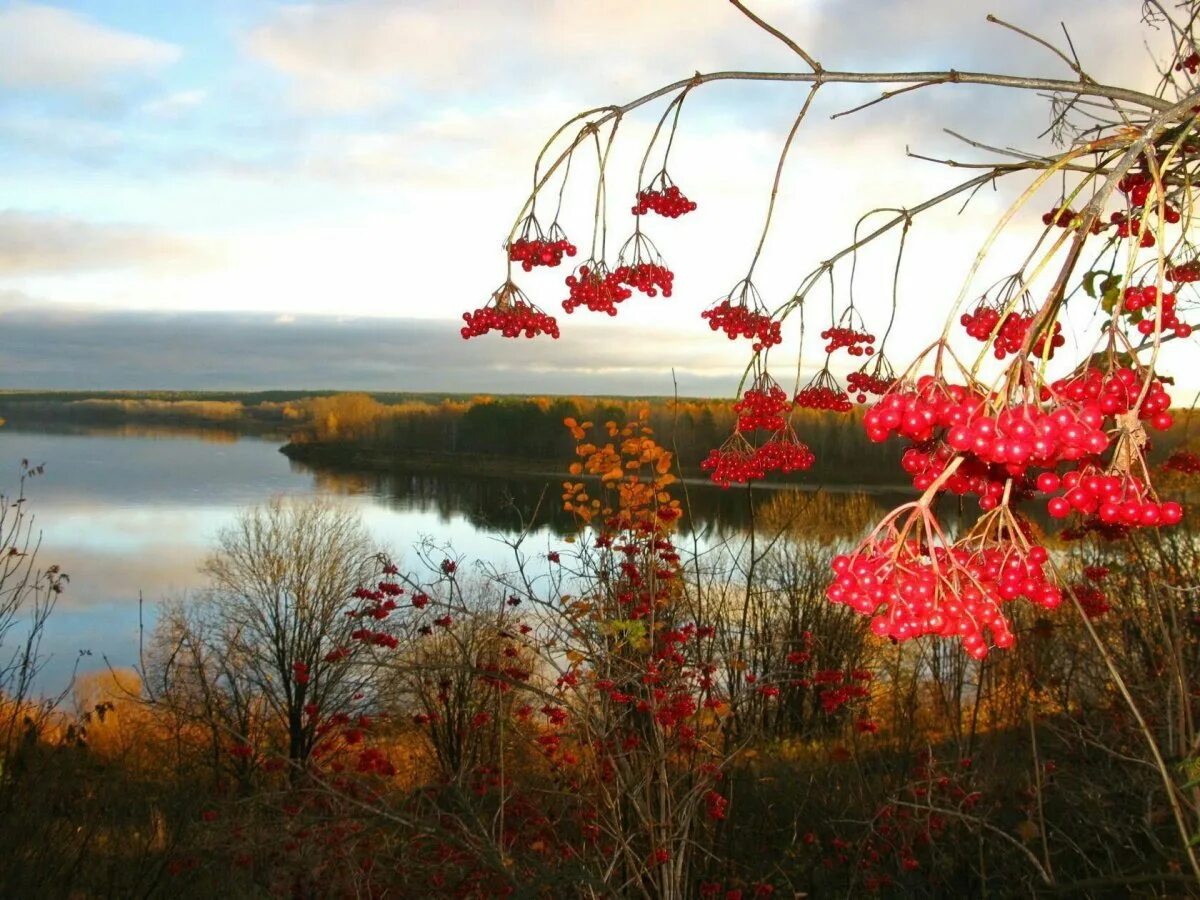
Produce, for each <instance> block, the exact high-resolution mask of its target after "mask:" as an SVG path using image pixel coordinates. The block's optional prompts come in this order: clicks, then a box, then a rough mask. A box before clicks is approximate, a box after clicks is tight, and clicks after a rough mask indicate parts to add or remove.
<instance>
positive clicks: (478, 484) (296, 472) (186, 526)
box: [0, 426, 890, 692]
mask: <svg viewBox="0 0 1200 900" xmlns="http://www.w3.org/2000/svg"><path fill="white" fill-rule="evenodd" d="M202 432H203V433H200V434H197V433H195V430H180V429H166V428H158V427H142V426H137V427H133V428H124V427H123V428H94V427H89V428H85V429H80V428H72V429H58V430H56V431H54V432H50V431H47V430H39V431H32V430H19V429H15V428H12V427H7V426H6V427H4V428H0V492H6V493H11V492H12V491H14V490H15V489H16V481H17V465H18V463H19V461H20V460H22V459H29V460H30V461H31V462H33V463H34V464H38V463H45V464H46V474H45V475H44V476H42V477H39V478H37V479H35V480H33V481H31V482H30V484H29V485H28V489H27V495H28V496H29V504H30V509H31V511H32V512H33V513H34V514H35V516H36V527H37V528H39V529H41V531H42V550H41V560H42V561H43V562H44V563H51V562H53V563H58V564H59V565H61V566H62V567H63V569H64V571H66V572H68V573H69V574H70V576H71V582H70V585H69V589H68V591H67V592H66V593H65V594H64V595H63V596H62V599H61V602H60V606H59V608H58V609H57V610H56V612H55V614H54V616H53V617H52V619H51V623H50V628H49V632H48V634H47V635H46V640H45V643H44V647H45V649H46V650H47V651H48V652H50V653H51V654H52V655H53V659H52V660H51V663H50V665H49V666H48V667H47V668H46V670H45V672H44V674H43V677H42V684H43V686H44V687H45V689H46V690H49V691H55V692H56V691H57V689H59V688H61V686H62V685H63V684H65V683H66V679H67V678H68V677H69V674H70V671H71V668H72V665H73V664H74V662H75V660H76V658H77V654H78V653H79V651H81V650H90V651H92V653H93V656H92V657H91V658H89V659H85V661H84V662H85V668H88V667H91V668H95V667H99V666H101V665H103V661H102V657H106V658H107V659H108V660H109V661H110V662H111V663H112V664H113V665H116V666H127V665H131V664H133V663H135V662H136V661H137V649H138V625H139V621H138V611H139V603H138V597H139V595H142V596H144V597H145V612H146V622H145V624H146V627H147V628H150V627H152V626H153V620H154V613H155V609H156V605H157V603H158V602H159V601H160V600H162V599H165V598H169V597H177V596H179V595H181V594H185V593H189V592H193V591H196V590H199V589H201V588H202V587H203V580H202V577H201V575H200V573H199V568H200V565H201V564H202V563H203V561H204V558H205V556H206V555H207V553H208V551H209V548H210V547H211V546H212V545H213V543H214V540H215V538H216V536H217V533H218V532H219V530H220V529H221V528H222V527H224V526H225V525H227V524H229V523H230V522H232V520H233V519H234V517H235V516H236V515H237V513H238V511H239V510H240V509H243V508H245V507H247V506H249V505H252V504H254V503H258V502H261V501H263V500H266V499H267V498H269V497H271V496H277V495H282V496H291V497H304V496H312V495H314V494H322V495H337V496H341V497H343V498H344V499H345V501H346V502H347V503H350V504H352V505H354V506H355V507H356V508H357V509H358V511H359V512H360V513H361V514H362V516H363V519H364V522H365V523H366V525H367V527H368V529H369V530H370V531H371V533H372V534H373V535H374V536H375V538H376V540H377V541H378V542H379V544H380V546H381V548H382V549H385V550H387V551H388V552H390V553H392V555H393V556H394V557H395V558H397V560H398V561H400V562H401V564H407V565H415V564H416V563H417V560H416V555H415V553H414V552H413V550H412V548H413V547H415V546H416V545H418V544H419V543H420V542H421V541H423V540H425V539H429V540H432V541H434V542H436V543H438V544H439V545H443V546H447V547H451V548H453V551H454V552H455V553H457V554H459V555H461V556H463V557H465V558H466V559H468V560H480V561H483V562H485V563H492V564H495V565H497V566H499V567H501V568H506V567H511V560H512V557H511V551H510V549H509V548H508V547H507V546H506V544H505V541H504V539H505V538H511V537H512V536H513V535H515V534H516V533H518V532H519V531H520V530H523V529H524V527H525V526H526V525H527V524H529V523H530V522H536V527H535V528H534V529H533V530H532V531H531V533H530V536H529V539H528V543H527V544H526V545H525V547H524V549H525V551H526V552H527V553H528V554H529V555H530V556H531V557H535V556H537V557H539V558H541V559H544V558H545V553H546V552H547V551H548V550H550V549H560V550H561V549H564V548H565V546H566V545H565V544H564V543H563V541H562V539H561V536H562V535H564V534H566V533H567V532H568V531H570V529H571V527H572V524H573V523H572V522H571V520H570V519H569V518H568V517H567V516H566V515H565V514H564V513H563V512H562V509H561V498H560V489H561V482H562V479H561V477H560V476H556V475H553V474H551V475H546V476H543V477H540V478H535V477H512V476H487V475H480V474H477V473H471V474H445V473H437V474H430V473H421V472H415V471H400V470H397V471H392V472H387V473H369V472H360V471H354V470H348V469H332V468H327V467H321V468H312V467H309V466H306V465H303V464H300V463H297V462H292V461H289V460H288V458H287V457H285V456H284V455H282V454H281V453H279V450H278V448H279V443H278V442H277V441H273V440H267V439H261V438H254V437H244V436H242V437H238V436H236V435H230V434H229V433H228V432H226V433H219V434H214V433H213V432H212V431H209V430H207V429H204V430H202ZM6 463H7V464H8V465H9V466H10V468H9V469H8V470H7V471H8V473H9V474H8V477H5V476H4V468H3V467H4V465H5V464H6ZM686 496H687V500H688V501H689V502H688V505H689V507H690V510H691V516H690V518H689V519H688V520H687V521H685V523H684V531H685V536H687V537H690V538H694V539H695V541H696V542H697V545H698V546H700V547H702V548H703V547H712V546H713V545H715V544H717V543H720V542H721V541H724V540H726V539H728V538H731V537H735V536H736V535H737V534H739V533H741V532H744V530H745V529H746V528H747V527H748V525H749V523H750V522H751V520H752V515H753V520H754V521H758V522H760V523H762V524H764V525H766V526H769V527H771V528H773V529H774V528H784V527H802V528H803V529H804V531H805V535H806V536H807V537H812V536H814V535H816V534H817V533H818V532H821V533H824V532H836V533H838V534H843V535H852V534H854V533H856V532H857V531H859V530H861V528H862V527H863V526H862V520H863V516H864V514H863V512H862V510H861V509H859V510H857V511H855V510H852V509H851V507H850V506H847V505H846V502H845V499H844V498H842V499H839V496H840V495H837V494H830V495H823V494H822V495H818V494H815V493H812V492H807V493H796V492H779V491H772V490H768V489H756V490H755V491H754V493H753V495H752V497H753V510H754V512H753V514H752V512H751V509H752V507H751V502H750V499H749V498H748V497H747V494H746V492H745V490H731V491H723V490H720V489H717V488H713V487H711V486H708V485H704V484H699V483H697V484H689V485H687V491H686ZM889 499H890V498H886V497H885V498H882V499H881V501H880V502H883V503H886V502H888V500H889ZM687 543H688V544H690V543H691V541H690V540H689V541H687Z"/></svg>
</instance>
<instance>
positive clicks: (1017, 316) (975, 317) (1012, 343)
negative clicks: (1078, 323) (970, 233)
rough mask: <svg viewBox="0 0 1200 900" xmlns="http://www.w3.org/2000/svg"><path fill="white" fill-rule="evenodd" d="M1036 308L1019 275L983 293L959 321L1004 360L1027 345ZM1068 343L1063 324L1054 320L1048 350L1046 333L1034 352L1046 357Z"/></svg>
mask: <svg viewBox="0 0 1200 900" xmlns="http://www.w3.org/2000/svg"><path fill="white" fill-rule="evenodd" d="M1033 319H1034V308H1033V303H1032V300H1031V298H1030V295H1029V292H1028V291H1027V290H1025V289H1024V285H1023V284H1022V283H1021V280H1020V277H1019V276H1015V275H1014V276H1012V277H1011V278H1008V279H1006V280H1005V281H1004V282H1002V286H1001V287H1000V289H999V290H997V291H995V292H994V293H993V292H989V293H988V294H984V295H983V297H981V298H980V300H979V303H978V304H977V305H976V307H975V309H974V310H972V311H971V312H966V313H963V314H962V317H961V318H960V320H959V321H960V322H961V324H962V326H963V328H964V329H966V332H967V334H968V335H969V336H971V337H973V338H975V340H977V341H981V342H983V343H985V344H986V343H989V342H990V343H991V345H992V353H993V354H994V355H995V357H996V359H1004V358H1005V357H1006V356H1011V355H1012V354H1014V353H1019V352H1020V351H1021V348H1022V347H1024V345H1025V338H1026V336H1027V335H1028V334H1029V327H1030V325H1031V324H1032V323H1033ZM1065 343H1066V337H1065V336H1064V335H1063V333H1062V325H1061V324H1060V323H1058V322H1055V323H1054V325H1053V330H1052V332H1051V335H1050V346H1049V350H1048V351H1047V347H1046V336H1045V334H1041V335H1039V336H1038V338H1037V340H1036V341H1035V342H1034V344H1033V354H1034V355H1035V356H1038V357H1041V356H1045V358H1047V359H1051V358H1053V357H1054V351H1055V350H1056V349H1058V348H1059V347H1061V346H1062V345H1063V344H1065Z"/></svg>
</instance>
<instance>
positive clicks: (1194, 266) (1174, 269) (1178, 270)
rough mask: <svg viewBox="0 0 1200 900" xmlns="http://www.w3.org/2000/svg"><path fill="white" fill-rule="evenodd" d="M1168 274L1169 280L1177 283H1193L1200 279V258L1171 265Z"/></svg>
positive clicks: (1168, 267)
mask: <svg viewBox="0 0 1200 900" xmlns="http://www.w3.org/2000/svg"><path fill="white" fill-rule="evenodd" d="M1166 275H1167V280H1168V281H1173V282H1175V283H1176V284H1191V283H1192V282H1194V281H1200V260H1195V259H1192V260H1188V261H1187V262H1182V263H1178V264H1176V265H1169V266H1167V272H1166Z"/></svg>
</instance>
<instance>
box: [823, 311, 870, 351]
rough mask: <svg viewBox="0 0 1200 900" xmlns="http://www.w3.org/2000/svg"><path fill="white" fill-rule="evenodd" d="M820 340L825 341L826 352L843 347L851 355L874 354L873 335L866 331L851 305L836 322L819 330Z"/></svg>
mask: <svg viewBox="0 0 1200 900" xmlns="http://www.w3.org/2000/svg"><path fill="white" fill-rule="evenodd" d="M821 340H823V341H825V342H826V344H825V352H826V353H833V352H835V351H837V350H841V349H842V348H843V347H844V348H845V349H846V352H847V353H849V354H850V355H851V356H874V355H875V346H874V344H875V335H873V334H871V332H869V331H867V329H866V326H865V325H864V324H863V322H862V318H861V317H860V316H859V315H858V312H857V310H855V309H854V307H853V306H851V307H849V308H848V309H847V310H846V311H845V312H844V313H843V314H842V316H841V318H840V319H839V320H838V322H837V324H835V325H831V326H829V327H828V328H826V329H825V330H824V331H822V332H821Z"/></svg>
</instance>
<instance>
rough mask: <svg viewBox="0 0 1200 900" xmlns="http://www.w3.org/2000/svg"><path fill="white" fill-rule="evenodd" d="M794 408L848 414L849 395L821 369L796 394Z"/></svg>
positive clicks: (849, 408)
mask: <svg viewBox="0 0 1200 900" xmlns="http://www.w3.org/2000/svg"><path fill="white" fill-rule="evenodd" d="M796 406H798V407H800V409H819V410H824V411H826V412H839V413H845V412H850V410H851V409H852V406H851V404H850V395H849V394H847V393H846V392H845V391H843V390H842V387H841V385H839V384H838V381H837V379H836V378H834V377H833V374H832V373H831V372H830V371H829V370H828V369H821V371H820V372H818V373H817V374H816V375H814V376H813V379H812V381H810V382H809V383H808V384H806V385H805V386H804V387H802V388H801V389H800V391H799V393H797V394H796Z"/></svg>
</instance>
